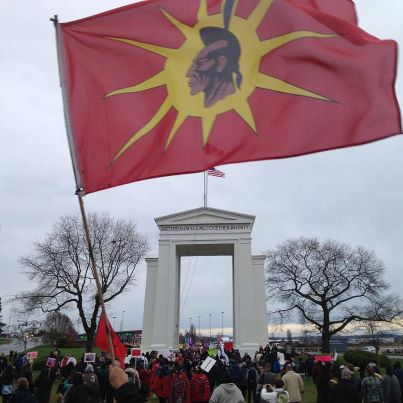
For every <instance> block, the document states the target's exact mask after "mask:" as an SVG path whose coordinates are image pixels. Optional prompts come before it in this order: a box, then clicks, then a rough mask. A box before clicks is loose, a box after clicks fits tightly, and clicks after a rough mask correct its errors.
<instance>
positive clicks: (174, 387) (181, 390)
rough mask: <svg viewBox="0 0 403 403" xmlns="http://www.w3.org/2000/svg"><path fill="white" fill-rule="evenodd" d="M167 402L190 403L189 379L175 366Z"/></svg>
mask: <svg viewBox="0 0 403 403" xmlns="http://www.w3.org/2000/svg"><path fill="white" fill-rule="evenodd" d="M169 403H190V384H189V380H188V377H187V376H186V373H185V372H184V371H183V370H182V369H180V368H176V369H175V370H174V373H173V374H172V378H171V386H170V394H169Z"/></svg>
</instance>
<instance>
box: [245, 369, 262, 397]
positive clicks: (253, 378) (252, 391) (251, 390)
mask: <svg viewBox="0 0 403 403" xmlns="http://www.w3.org/2000/svg"><path fill="white" fill-rule="evenodd" d="M259 377H260V375H259V372H258V370H257V369H256V368H255V365H254V364H253V363H251V364H250V367H249V369H248V373H247V375H246V380H247V392H246V393H247V402H248V403H251V400H252V399H253V403H256V388H257V381H258V379H259Z"/></svg>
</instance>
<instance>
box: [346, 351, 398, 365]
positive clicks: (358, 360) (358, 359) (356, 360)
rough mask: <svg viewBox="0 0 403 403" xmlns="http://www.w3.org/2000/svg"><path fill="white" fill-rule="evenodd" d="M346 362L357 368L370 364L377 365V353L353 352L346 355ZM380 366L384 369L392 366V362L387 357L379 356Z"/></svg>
mask: <svg viewBox="0 0 403 403" xmlns="http://www.w3.org/2000/svg"><path fill="white" fill-rule="evenodd" d="M344 360H345V361H346V362H349V363H351V364H353V365H354V366H355V367H360V366H361V365H363V364H364V365H365V366H367V365H368V364H369V363H370V362H374V363H376V362H377V357H376V354H375V353H370V352H368V351H360V350H353V351H347V352H345V353H344ZM379 365H380V366H381V367H383V368H386V367H388V366H391V361H390V359H389V358H388V357H387V356H386V355H383V354H379Z"/></svg>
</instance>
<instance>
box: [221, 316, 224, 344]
mask: <svg viewBox="0 0 403 403" xmlns="http://www.w3.org/2000/svg"><path fill="white" fill-rule="evenodd" d="M221 336H222V338H224V312H221Z"/></svg>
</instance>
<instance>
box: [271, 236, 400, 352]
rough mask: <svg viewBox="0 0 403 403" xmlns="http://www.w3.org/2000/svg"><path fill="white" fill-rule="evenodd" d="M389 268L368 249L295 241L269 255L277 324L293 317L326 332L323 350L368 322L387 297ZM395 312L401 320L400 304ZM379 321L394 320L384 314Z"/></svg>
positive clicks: (323, 338)
mask: <svg viewBox="0 0 403 403" xmlns="http://www.w3.org/2000/svg"><path fill="white" fill-rule="evenodd" d="M383 272H384V266H383V263H382V262H381V261H380V260H379V259H378V258H377V257H376V256H375V254H374V253H373V252H371V251H368V250H366V249H364V248H363V247H360V246H359V247H356V248H351V247H349V246H348V245H345V244H342V243H339V242H336V241H332V240H328V241H324V242H320V241H319V240H318V239H316V238H304V237H301V238H297V239H290V240H287V241H286V242H284V243H283V244H281V245H279V246H278V247H277V248H276V249H274V250H271V251H268V252H267V279H266V282H267V283H266V285H267V292H268V296H269V300H270V301H271V302H272V303H273V310H272V314H273V315H274V318H275V320H276V321H277V322H280V323H281V322H282V321H283V320H284V319H285V318H289V317H290V315H291V314H292V313H293V312H296V313H298V314H299V315H302V316H303V318H304V319H305V321H306V322H307V323H311V324H312V325H314V326H315V328H316V329H317V330H318V331H319V332H320V333H321V336H322V351H323V352H328V351H329V342H330V338H331V337H332V336H334V335H335V334H337V333H339V332H341V331H342V330H343V329H345V328H346V326H347V325H349V324H350V323H353V322H357V321H363V320H366V319H368V315H367V314H368V305H372V303H376V302H378V301H379V300H380V299H381V298H384V297H385V296H384V293H385V292H386V291H387V290H388V288H389V286H388V285H387V284H386V283H385V281H384V280H383ZM396 301H397V302H398V305H396V307H395V309H394V313H395V315H396V316H399V315H401V313H402V310H401V303H400V300H396ZM379 314H380V315H379V320H380V321H383V320H388V317H389V316H384V315H383V314H382V312H379Z"/></svg>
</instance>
